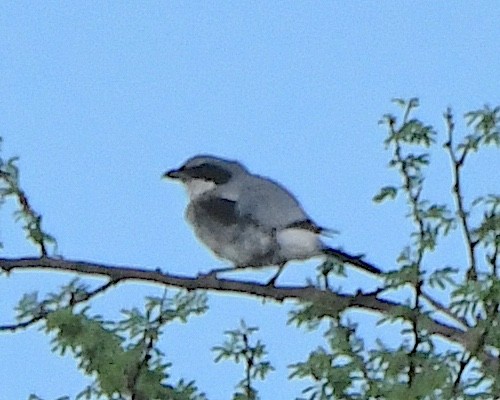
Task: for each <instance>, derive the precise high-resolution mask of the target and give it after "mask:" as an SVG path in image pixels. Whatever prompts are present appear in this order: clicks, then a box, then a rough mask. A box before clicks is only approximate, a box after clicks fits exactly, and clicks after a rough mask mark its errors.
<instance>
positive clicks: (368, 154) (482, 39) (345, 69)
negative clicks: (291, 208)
mask: <svg viewBox="0 0 500 400" xmlns="http://www.w3.org/2000/svg"><path fill="white" fill-rule="evenodd" d="M499 20H500V5H499V4H498V3H497V2H493V1H480V2H465V1H461V2H453V3H448V2H389V1H382V2H369V1H351V2H340V1H336V2H314V3H312V2H266V1H262V2H229V1H228V2H217V3H215V2H51V1H48V2H37V3H32V2H29V3H28V2H8V3H7V2H3V3H2V4H1V5H0V93H1V96H0V134H1V136H3V138H4V144H3V147H2V151H3V154H4V156H7V155H19V156H20V157H21V160H20V162H19V165H20V167H21V174H22V175H21V178H22V185H23V188H24V189H25V191H26V192H27V194H28V195H29V198H30V200H31V202H32V204H33V206H34V207H35V208H36V209H37V210H38V211H39V212H40V213H42V214H43V215H44V225H45V228H46V229H47V231H49V232H50V233H51V234H53V235H54V236H55V237H56V238H57V240H58V243H59V252H60V254H61V255H62V256H64V257H67V258H77V259H85V260H94V261H102V262H109V263H118V264H124V265H137V266H144V267H147V266H151V268H153V267H157V266H160V267H161V268H162V269H164V270H166V271H169V272H172V273H178V274H185V275H189V276H192V275H195V274H196V273H197V272H199V271H207V270H209V269H211V268H214V267H221V266H224V263H223V262H222V261H220V260H217V259H215V258H214V257H213V256H212V255H211V254H210V253H209V252H208V251H207V250H206V249H205V248H204V247H202V246H200V245H199V243H198V242H197V241H196V239H195V238H194V237H193V235H192V233H191V231H190V229H189V228H188V227H187V225H186V224H185V223H184V221H183V212H184V211H183V210H184V207H185V203H186V199H185V195H184V193H183V191H182V189H181V188H180V187H178V186H176V185H172V184H170V183H168V182H165V181H161V180H160V176H161V174H162V173H163V172H164V171H165V170H167V169H169V168H171V167H175V166H178V165H180V164H181V163H182V162H183V161H184V160H185V159H186V158H188V157H190V156H192V155H195V154H198V153H212V154H216V155H221V156H225V157H229V158H234V159H238V160H241V161H242V162H244V163H245V164H246V165H247V166H248V167H249V168H250V169H251V170H252V171H255V172H257V173H259V174H262V175H267V176H271V177H273V178H274V179H276V180H278V181H280V182H281V183H283V184H284V185H286V186H287V187H288V188H290V190H292V191H293V192H294V193H295V194H296V195H297V197H298V198H299V199H300V201H301V202H302V203H303V205H304V206H305V207H306V209H307V210H308V212H309V213H310V214H311V216H312V217H313V218H314V219H316V220H317V221H318V222H319V223H320V224H321V225H325V226H328V227H331V228H334V229H337V230H339V231H340V232H341V234H340V235H339V236H337V237H335V238H334V239H333V240H332V241H331V244H332V245H337V246H342V247H343V248H344V249H345V250H348V251H351V252H354V253H356V252H360V253H365V254H366V255H367V258H369V259H370V260H372V261H373V262H375V263H377V264H378V265H380V266H381V267H382V268H383V269H386V270H390V269H393V268H394V266H395V262H394V260H395V258H396V257H397V255H398V253H399V251H400V250H401V248H402V247H403V246H404V245H405V244H407V242H408V239H407V236H406V235H407V233H408V232H409V230H410V227H409V225H408V223H407V222H406V221H405V220H404V218H403V217H404V214H405V209H404V202H402V201H400V202H399V203H395V204H386V205H382V206H374V205H373V204H372V201H371V198H372V197H373V195H374V194H375V193H376V192H377V189H378V188H379V187H381V186H383V185H385V184H388V183H395V182H397V177H396V176H395V175H394V174H393V173H391V172H390V171H389V170H388V169H387V161H388V157H389V155H388V153H387V152H385V151H384V147H383V144H382V141H383V138H384V133H385V132H384V130H383V128H381V127H380V126H379V125H378V121H379V119H380V118H381V116H382V115H383V114H384V113H386V112H397V109H396V108H395V107H394V106H393V105H391V103H390V100H391V99H392V98H394V97H403V98H409V97H414V96H417V97H419V98H420V100H421V108H420V109H419V111H418V114H417V115H418V116H419V117H421V118H422V119H424V120H425V121H426V122H427V123H432V124H435V126H436V128H438V129H439V131H440V132H441V133H443V122H442V118H441V115H442V113H443V111H444V110H445V109H446V107H448V106H451V107H452V108H453V109H454V110H455V111H456V114H457V117H460V116H461V115H463V113H464V112H466V111H469V110H472V109H477V108H480V107H481V106H482V105H483V104H485V103H489V104H491V105H493V106H495V105H498V104H500V79H499V71H500V57H499V54H498V40H499V37H500V26H499V24H498V21H499ZM458 128H459V129H463V128H464V125H463V123H462V122H461V121H460V122H458ZM440 140H442V141H444V136H441V139H440ZM471 160H472V161H473V162H474V163H475V165H473V166H471V168H470V169H469V170H468V171H467V174H466V176H465V177H464V179H465V182H466V183H467V184H469V185H470V186H469V187H468V192H467V195H468V196H469V197H468V199H469V200H470V199H472V197H473V196H474V195H476V194H484V193H499V189H500V188H499V186H500V184H499V182H498V178H497V177H496V175H497V174H498V172H496V171H499V170H500V160H499V157H498V152H496V153H495V152H494V151H486V152H484V153H481V155H480V156H474V157H471ZM432 161H433V162H434V164H433V166H432V167H431V170H430V177H429V190H428V192H427V195H429V196H431V195H432V196H433V197H432V198H433V199H435V200H436V201H439V202H445V201H448V196H449V185H448V182H449V180H448V178H449V166H448V162H447V158H446V156H445V154H444V153H443V152H441V151H440V147H439V146H437V148H436V153H435V154H433V155H432ZM447 185H448V186H447ZM472 185H473V186H472ZM12 210H13V208H12V206H10V205H8V204H7V205H4V206H3V209H2V210H1V211H2V214H1V217H0V218H1V225H2V231H1V235H2V236H1V240H2V242H3V243H4V246H5V248H4V250H3V254H4V256H25V255H35V254H36V252H35V249H34V248H33V247H32V246H30V245H29V244H27V243H25V241H24V240H23V237H24V234H23V232H22V231H21V230H20V228H19V226H18V225H16V224H14V223H13V222H12V218H11V214H10V213H11V212H12ZM459 246H460V240H459V238H456V239H449V240H446V241H444V242H443V247H444V249H445V251H444V252H443V253H442V254H441V258H440V257H439V256H438V255H436V256H435V257H434V256H433V258H432V260H433V262H435V263H436V264H439V263H447V264H453V263H457V264H458V265H460V263H462V262H463V261H462V260H463V249H462V248H461V247H459ZM446 249H454V251H453V252H451V253H452V254H451V255H450V254H448V255H446V254H445V253H446ZM456 249H459V250H456ZM448 253H449V252H448ZM316 264H317V261H316V262H314V261H312V262H308V263H302V264H299V263H297V264H294V265H291V266H289V267H288V268H287V270H286V272H285V273H284V274H283V276H282V278H281V279H280V282H282V283H289V284H293V283H295V284H301V283H303V282H304V281H305V279H306V278H308V277H309V278H310V277H313V276H314V267H315V265H316ZM271 274H272V271H270V270H267V271H262V272H254V273H251V274H248V275H246V274H245V275H243V274H240V275H239V276H241V277H252V278H255V279H257V278H259V279H263V280H265V279H268V277H269V276H270V275H271ZM235 276H237V275H235ZM70 278H71V277H70V276H67V275H55V274H52V273H41V272H37V273H15V274H13V275H12V276H11V277H9V278H8V279H5V278H3V279H1V280H0V310H1V312H0V315H2V317H1V318H2V320H1V321H0V323H7V322H9V321H11V320H12V317H13V313H12V308H13V306H14V305H15V303H16V302H17V300H18V299H19V298H20V297H21V296H22V294H23V293H25V292H30V291H34V290H38V291H40V292H41V293H45V292H49V291H54V290H57V287H58V285H60V284H62V283H64V282H67V281H68V280H69V279H70ZM92 282H97V281H92ZM375 283H376V282H375ZM375 283H373V282H371V281H369V280H367V279H366V278H363V277H361V276H360V275H359V274H356V273H352V274H350V275H349V279H347V280H345V279H339V281H338V287H339V288H342V289H345V290H355V289H356V288H357V287H359V286H360V285H364V287H373V285H374V284H375ZM158 293H161V289H158V288H154V287H148V286H147V285H141V284H127V285H124V286H122V287H119V288H118V289H116V290H114V291H113V292H112V293H110V294H109V297H106V298H100V299H98V300H97V301H96V302H95V303H94V304H95V310H96V312H99V313H103V314H105V315H106V316H108V317H110V318H112V317H118V316H119V310H120V309H121V308H124V307H132V306H134V305H140V304H141V299H142V298H143V297H144V296H145V295H150V294H158ZM210 306H211V309H210V311H209V312H208V314H207V315H206V316H204V317H199V318H195V319H193V321H192V322H190V323H189V324H188V325H178V324H177V325H172V327H171V329H169V330H167V333H166V335H165V338H164V339H163V342H164V343H162V345H163V348H164V351H165V352H166V354H167V355H168V358H169V360H171V361H172V362H173V363H174V367H173V369H172V371H171V373H172V375H173V376H174V377H175V378H179V377H185V378H189V379H194V380H196V382H197V383H198V385H199V386H200V387H201V389H202V390H204V391H205V392H206V393H207V394H208V395H209V398H211V399H224V398H229V396H230V393H232V390H233V386H234V385H235V384H236V382H238V381H239V380H240V379H241V377H242V371H241V368H240V367H239V366H232V365H230V364H228V363H222V364H217V365H214V364H213V363H212V359H213V354H212V353H211V352H210V350H209V349H210V348H211V347H212V346H214V345H218V344H220V343H221V342H222V341H223V339H224V338H223V331H224V330H227V329H233V328H235V327H237V326H238V324H239V320H240V318H242V317H244V318H245V320H246V321H247V323H248V324H249V325H258V326H260V327H261V331H260V332H259V337H261V338H262V339H263V340H264V341H265V342H266V343H267V345H268V350H269V352H270V359H271V361H272V362H273V363H274V365H275V367H276V368H277V371H276V372H275V373H273V374H271V376H270V378H269V380H268V381H266V382H265V383H263V384H261V385H259V386H258V388H259V389H260V390H261V392H260V393H261V396H262V398H263V399H270V398H283V399H288V398H294V396H298V395H299V394H300V390H301V389H303V388H304V387H305V386H306V385H307V382H301V381H292V382H288V381H287V375H288V373H289V371H288V370H287V368H286V366H287V365H288V364H291V363H293V362H297V361H301V360H304V359H305V358H306V356H307V354H308V351H309V350H311V349H313V348H315V347H316V346H317V345H319V344H321V340H320V333H316V334H315V333H309V332H305V331H297V330H295V329H293V328H291V327H287V326H286V320H287V311H288V310H289V309H290V305H289V304H285V305H275V304H272V303H267V304H261V302H260V301H259V300H256V299H253V298H246V297H238V296H234V295H220V294H219V295H214V296H210ZM361 321H363V324H362V329H365V331H369V330H370V327H372V325H371V324H372V323H373V321H372V319H370V318H368V320H367V319H366V318H364V319H363V317H361ZM380 329H381V331H379V332H383V329H384V328H380ZM284 338H286V340H284ZM50 347H51V346H50V342H49V339H48V338H47V337H46V336H44V335H43V334H42V333H41V332H39V331H38V330H37V329H36V328H31V329H30V330H28V331H26V332H21V333H18V334H16V335H2V336H0V359H1V360H2V362H1V363H0V376H2V377H3V379H2V381H3V383H2V387H1V388H0V400H4V399H25V398H27V397H28V395H29V394H30V393H37V394H38V395H40V396H42V397H44V398H46V399H52V398H56V397H57V396H62V395H64V394H69V395H72V396H74V395H75V394H76V393H77V392H78V391H79V390H80V389H82V388H83V386H84V384H85V382H86V380H85V378H82V376H81V374H80V373H79V372H78V370H77V368H76V363H75V361H74V360H73V359H71V358H70V357H60V356H58V355H54V354H52V353H51V352H50ZM193 366H194V367H193ZM221 376H222V377H223V378H221ZM55 377H56V378H57V379H56V378H55ZM60 377H64V379H63V380H61V381H60V380H59V378H60ZM47 382H51V384H50V385H48V384H47ZM52 382H53V383H52Z"/></svg>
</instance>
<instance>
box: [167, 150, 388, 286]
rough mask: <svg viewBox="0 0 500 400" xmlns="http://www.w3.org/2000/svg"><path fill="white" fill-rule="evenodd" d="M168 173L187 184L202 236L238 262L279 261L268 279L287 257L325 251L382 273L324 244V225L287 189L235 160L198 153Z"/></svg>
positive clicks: (189, 213)
mask: <svg viewBox="0 0 500 400" xmlns="http://www.w3.org/2000/svg"><path fill="white" fill-rule="evenodd" d="M164 177H168V178H172V179H178V180H180V182H182V183H183V184H184V185H185V187H186V189H187V193H188V195H189V204H188V206H187V209H186V214H185V215H186V219H187V220H188V222H189V223H190V224H191V225H192V227H193V229H194V232H195V234H196V236H197V237H198V239H199V240H200V241H201V242H203V243H204V244H205V245H206V246H208V248H210V250H212V251H213V252H214V253H215V254H216V255H217V256H218V257H220V258H223V259H226V260H229V261H231V262H232V263H233V264H234V266H235V267H236V268H246V267H264V266H278V267H279V268H278V271H277V273H276V274H275V275H274V277H273V278H272V279H271V280H270V281H269V283H268V284H270V285H273V284H274V283H275V281H276V279H277V278H278V276H279V274H280V273H281V271H282V270H283V267H284V265H285V264H286V263H287V262H288V261H291V260H305V259H308V258H311V257H316V256H321V255H323V256H325V255H326V256H332V257H335V258H337V259H338V260H340V261H342V262H346V263H349V264H352V265H355V266H357V267H359V268H362V269H364V270H367V271H369V272H371V273H375V274H379V273H380V270H378V269H377V268H375V267H374V266H372V265H370V264H368V263H366V262H364V261H362V260H361V259H360V257H356V256H351V255H349V254H347V253H344V252H343V251H341V250H337V249H332V248H330V247H328V246H326V245H325V244H324V243H323V242H322V241H321V235H322V234H324V233H325V232H326V230H325V229H324V228H321V227H320V226H318V225H316V224H315V223H314V222H313V221H312V220H311V218H310V217H309V216H308V215H307V214H306V213H305V211H304V210H303V209H302V207H301V206H300V204H299V202H298V201H297V199H296V198H295V197H294V196H293V195H292V194H291V193H290V192H289V191H288V190H286V189H285V188H284V187H283V186H281V185H280V184H278V183H276V182H274V181H272V180H271V179H268V178H265V177H262V176H259V175H255V174H252V173H251V172H249V171H248V170H247V169H246V168H245V167H244V166H243V165H242V164H240V163H239V162H237V161H231V160H225V159H222V158H219V157H214V156H209V155H199V156H195V157H192V158H190V159H189V160H187V161H186V162H185V163H184V165H183V166H181V167H180V168H179V169H174V170H171V171H168V172H166V173H165V174H164Z"/></svg>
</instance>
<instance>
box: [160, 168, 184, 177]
mask: <svg viewBox="0 0 500 400" xmlns="http://www.w3.org/2000/svg"><path fill="white" fill-rule="evenodd" d="M182 177H183V173H182V170H180V169H173V170H171V171H167V172H165V173H164V174H163V176H162V178H170V179H181V178H182Z"/></svg>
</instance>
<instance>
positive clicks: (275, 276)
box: [266, 261, 286, 286]
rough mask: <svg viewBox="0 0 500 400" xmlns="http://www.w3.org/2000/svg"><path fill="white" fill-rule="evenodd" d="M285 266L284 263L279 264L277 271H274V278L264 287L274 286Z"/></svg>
mask: <svg viewBox="0 0 500 400" xmlns="http://www.w3.org/2000/svg"><path fill="white" fill-rule="evenodd" d="M285 264H286V261H285V262H283V263H281V264H280V265H278V270H277V271H276V273H275V274H274V276H273V277H272V278H271V279H270V280H269V282H267V284H266V286H274V285H275V283H276V280H277V279H278V277H279V276H280V275H281V273H282V272H283V268H285Z"/></svg>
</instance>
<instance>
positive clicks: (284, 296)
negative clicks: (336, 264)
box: [0, 257, 469, 346]
mask: <svg viewBox="0 0 500 400" xmlns="http://www.w3.org/2000/svg"><path fill="white" fill-rule="evenodd" d="M0 269H1V270H3V271H6V272H10V273H11V272H12V271H14V270H55V271H59V272H74V273H78V274H80V275H97V276H101V277H105V278H108V279H110V281H109V282H108V283H107V284H106V285H104V286H102V287H100V288H99V289H97V290H96V291H94V292H92V293H93V294H92V295H94V293H95V292H97V291H98V292H102V291H103V290H105V289H107V288H108V287H110V286H113V285H116V284H117V283H118V282H124V281H131V280H136V281H144V282H150V283H153V284H159V285H165V286H173V287H177V288H182V289H186V290H211V291H219V292H232V293H243V294H247V295H251V296H255V297H260V298H263V299H271V300H275V301H278V302H283V301H285V300H298V301H302V302H314V303H315V304H318V305H321V307H322V308H321V312H322V314H323V316H329V315H331V316H336V315H338V313H339V312H341V311H343V310H345V309H347V308H363V309H366V310H371V311H375V312H379V313H382V314H387V315H390V314H391V313H396V311H397V310H399V309H400V308H401V307H403V306H402V305H401V304H399V303H397V302H394V301H390V300H385V299H379V298H377V295H378V294H379V292H380V291H376V292H373V293H360V292H358V293H356V294H354V295H348V294H338V293H334V292H331V291H326V290H321V289H318V288H315V287H313V286H307V287H299V286H281V287H272V286H265V285H262V284H260V283H257V282H251V281H238V280H232V279H222V278H217V277H215V276H214V275H198V276H197V277H185V276H179V275H173V274H168V273H163V272H162V271H161V270H159V269H154V268H149V269H148V268H134V267H126V266H116V265H105V264H97V263H91V262H84V261H74V260H64V259H60V258H49V257H43V258H19V259H6V258H3V259H0ZM92 295H89V298H90V297H91V296H92ZM82 301H83V300H82ZM418 318H420V319H421V321H422V322H421V323H422V324H424V325H425V327H426V329H427V331H428V332H429V333H430V334H435V335H439V336H441V337H443V338H446V339H449V340H451V341H455V342H458V343H460V344H462V345H464V346H468V345H469V343H468V341H469V338H468V336H467V333H466V330H464V329H462V328H459V327H454V326H450V325H447V324H445V323H443V322H440V321H437V320H436V319H434V318H431V317H430V316H429V315H427V314H419V317H418ZM34 322H37V321H33V322H32V323H34ZM22 327H25V326H24V325H23V326H20V328H22ZM14 329H15V328H14ZM1 330H13V327H12V326H0V331H1Z"/></svg>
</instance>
